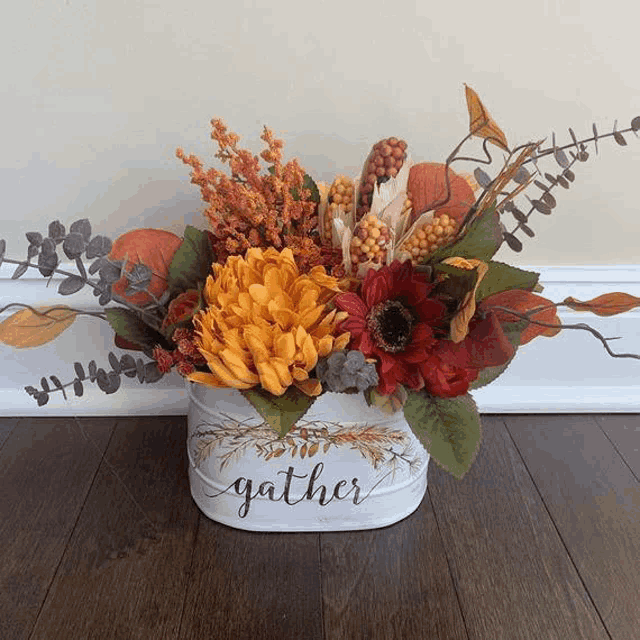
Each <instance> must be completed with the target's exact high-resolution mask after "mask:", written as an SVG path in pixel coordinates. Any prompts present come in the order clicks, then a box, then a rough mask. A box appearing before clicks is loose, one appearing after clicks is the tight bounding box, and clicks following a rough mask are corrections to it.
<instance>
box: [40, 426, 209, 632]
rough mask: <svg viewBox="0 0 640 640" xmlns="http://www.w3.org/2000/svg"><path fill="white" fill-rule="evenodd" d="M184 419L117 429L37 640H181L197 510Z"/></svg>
mask: <svg viewBox="0 0 640 640" xmlns="http://www.w3.org/2000/svg"><path fill="white" fill-rule="evenodd" d="M185 439H186V419H185V418H184V417H153V418H129V419H124V420H119V421H118V425H117V427H116V429H115V431H114V434H113V437H112V439H111V442H110V444H109V447H108V449H107V452H106V456H105V460H104V461H103V464H102V465H101V466H100V469H99V472H98V474H97V476H96V480H95V482H94V484H93V486H92V488H91V491H90V493H89V495H88V496H87V500H86V503H85V507H84V509H83V510H82V513H81V514H80V517H79V519H78V523H77V525H76V528H75V530H74V532H73V536H72V537H71V540H70V542H69V546H68V548H67V550H66V552H65V554H64V557H63V558H62V562H61V564H60V568H59V570H58V572H57V574H56V577H55V580H54V581H53V584H52V586H51V590H50V592H49V595H48V597H47V599H46V602H45V604H44V606H43V608H42V611H41V613H40V616H39V617H38V620H37V623H36V625H35V628H34V632H33V636H32V638H33V640H36V639H46V640H57V639H60V640H68V639H69V637H70V635H69V630H70V629H73V637H74V638H100V640H109V639H110V638H119V639H122V638H127V640H129V639H134V638H145V639H146V638H154V640H155V639H160V638H172V639H173V638H175V637H176V635H177V632H178V628H179V625H180V617H181V613H182V606H183V602H184V596H185V593H186V587H187V583H188V580H189V570H190V566H191V559H192V553H193V544H194V540H195V532H196V528H197V522H198V510H197V508H196V507H195V505H194V503H193V501H192V500H191V495H190V493H189V486H188V476H187V462H186V449H185Z"/></svg>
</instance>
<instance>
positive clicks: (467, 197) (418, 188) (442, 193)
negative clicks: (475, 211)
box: [407, 162, 476, 227]
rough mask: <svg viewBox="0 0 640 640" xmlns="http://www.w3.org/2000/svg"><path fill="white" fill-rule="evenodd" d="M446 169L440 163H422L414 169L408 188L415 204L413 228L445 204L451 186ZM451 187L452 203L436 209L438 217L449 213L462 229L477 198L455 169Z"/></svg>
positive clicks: (449, 200) (450, 171) (450, 179)
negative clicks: (419, 220)
mask: <svg viewBox="0 0 640 640" xmlns="http://www.w3.org/2000/svg"><path fill="white" fill-rule="evenodd" d="M444 169H445V165H444V164H441V163H438V162H422V163H420V164H414V165H413V166H412V167H411V170H410V171H409V182H408V184H407V192H408V194H409V198H410V199H411V202H412V204H413V211H412V213H411V221H410V223H411V224H413V223H414V222H415V221H416V220H417V219H418V218H419V217H420V215H421V214H423V213H424V212H425V211H429V210H430V209H433V205H434V204H436V203H438V202H442V201H443V200H445V197H446V193H447V185H446V183H445V173H444ZM449 185H450V194H449V199H448V200H447V201H446V202H444V203H443V204H441V205H439V206H438V207H437V208H436V210H435V212H434V216H435V217H439V216H441V215H444V214H445V213H446V214H447V215H448V216H449V217H450V218H453V219H454V220H455V222H456V227H459V226H460V224H461V223H462V221H463V220H464V217H465V216H466V214H467V212H468V211H469V209H470V208H471V206H472V205H473V203H474V202H475V200H476V198H475V195H474V193H473V189H472V188H471V186H470V185H469V183H468V182H467V181H466V180H465V179H464V178H463V177H462V176H459V175H458V174H457V173H456V172H455V171H453V170H452V169H449Z"/></svg>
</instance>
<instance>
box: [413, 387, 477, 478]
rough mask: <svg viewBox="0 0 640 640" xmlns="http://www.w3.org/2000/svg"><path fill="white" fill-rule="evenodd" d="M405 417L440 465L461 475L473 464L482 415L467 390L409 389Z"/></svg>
mask: <svg viewBox="0 0 640 640" xmlns="http://www.w3.org/2000/svg"><path fill="white" fill-rule="evenodd" d="M408 395H409V397H408V398H407V402H406V403H405V405H404V417H405V419H406V421H407V422H408V423H409V426H410V427H411V428H412V429H413V431H414V433H415V434H416V435H417V436H418V438H419V439H420V441H421V442H422V444H423V445H424V446H425V447H426V449H427V451H428V452H429V455H431V456H432V457H433V459H434V460H435V461H436V462H437V464H438V466H440V467H442V468H443V469H444V470H445V471H449V472H450V473H452V474H453V475H454V476H455V477H456V478H459V479H461V478H462V477H463V476H464V475H465V474H466V473H467V471H469V469H470V468H471V465H472V464H473V461H474V460H475V457H476V455H477V453H478V450H479V449H480V441H481V438H482V433H481V426H480V416H479V415H478V410H477V408H476V404H475V402H474V401H473V398H472V397H471V396H470V395H469V394H466V395H464V396H456V397H455V398H440V397H436V396H432V395H430V394H428V393H426V392H425V391H409V394H408Z"/></svg>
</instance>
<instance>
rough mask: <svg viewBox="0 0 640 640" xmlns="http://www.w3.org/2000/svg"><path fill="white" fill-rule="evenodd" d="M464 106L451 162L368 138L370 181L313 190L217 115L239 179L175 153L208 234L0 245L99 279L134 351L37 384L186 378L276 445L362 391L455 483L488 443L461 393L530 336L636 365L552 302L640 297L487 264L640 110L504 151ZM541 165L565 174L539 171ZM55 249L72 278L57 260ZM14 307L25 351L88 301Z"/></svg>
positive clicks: (473, 109)
mask: <svg viewBox="0 0 640 640" xmlns="http://www.w3.org/2000/svg"><path fill="white" fill-rule="evenodd" d="M466 99H467V107H468V111H469V116H470V127H469V132H468V134H467V135H466V136H465V137H464V138H463V139H462V140H461V142H460V143H459V144H458V145H457V146H456V147H455V149H454V150H453V151H452V152H451V154H450V155H449V157H448V158H446V161H445V162H444V163H434V162H421V163H414V162H413V160H412V158H411V155H410V153H409V148H408V145H407V143H406V142H405V141H403V140H399V139H398V138H394V137H390V138H386V139H384V140H381V141H379V142H378V143H376V144H375V145H374V146H373V148H372V149H371V152H370V153H369V155H368V157H367V159H366V161H365V163H364V167H363V171H362V174H361V176H359V177H357V178H353V179H352V178H349V177H347V176H343V175H340V176H337V177H336V178H335V180H334V181H333V183H332V184H330V185H328V184H322V183H318V184H316V182H314V180H313V179H312V178H311V177H310V176H309V175H307V173H306V172H305V170H304V169H303V168H302V167H301V166H300V165H299V164H298V162H297V160H290V161H288V162H286V163H285V162H284V159H283V151H282V148H283V142H282V141H281V140H278V139H276V138H275V137H274V135H273V133H272V132H271V131H270V130H269V129H268V128H266V127H265V129H264V133H263V135H262V140H263V141H264V143H265V149H264V150H263V151H262V152H261V153H260V157H256V156H254V155H253V154H252V153H251V152H249V151H247V150H245V149H242V148H240V147H239V137H238V136H237V135H236V134H234V133H231V132H230V131H229V130H228V129H227V127H226V126H225V125H224V123H223V122H222V121H221V120H213V121H212V127H213V130H212V134H211V137H212V138H213V140H215V142H216V143H217V146H218V152H217V153H216V157H217V158H218V159H219V160H220V161H222V163H224V164H227V165H228V168H229V174H227V173H226V172H225V171H221V170H218V169H215V168H209V169H205V168H204V167H203V164H202V162H201V161H200V160H199V159H198V158H197V157H195V156H193V155H187V154H186V153H185V152H184V151H183V150H181V149H178V151H177V156H178V158H180V159H181V160H182V161H183V162H184V163H185V164H186V165H188V166H189V167H190V168H191V181H192V183H193V184H195V185H197V186H198V187H199V188H200V190H201V193H202V198H203V200H204V202H205V203H206V209H205V212H204V214H205V217H206V218H207V221H208V223H209V230H207V231H202V230H199V229H197V228H195V227H191V226H188V227H187V228H186V229H185V231H184V235H183V237H179V236H177V235H175V234H173V233H170V232H167V231H163V230H158V229H137V230H134V231H130V232H127V233H125V234H123V235H121V236H120V237H118V238H117V239H116V240H115V242H113V243H112V242H111V240H110V239H109V238H106V237H104V236H101V235H97V236H92V232H91V225H90V223H89V221H88V220H86V219H82V220H78V221H76V222H74V223H73V224H72V225H71V226H70V228H69V229H68V231H67V230H66V229H65V227H64V226H63V225H62V224H61V223H60V222H59V221H56V222H52V223H51V224H50V225H49V228H48V233H47V235H46V237H45V236H43V235H42V234H41V233H39V232H30V233H27V234H26V237H27V240H28V242H29V246H28V249H27V258H26V260H22V261H20V260H11V259H9V258H7V257H5V250H6V243H5V241H4V240H0V263H1V262H2V261H4V262H6V263H9V264H15V265H16V269H15V272H14V274H13V278H15V279H17V278H20V277H21V276H22V275H24V273H25V272H26V271H27V270H28V269H29V268H35V269H38V270H39V271H40V273H41V274H42V276H44V277H45V278H52V277H53V276H54V275H56V276H58V277H61V278H62V279H61V281H60V282H59V285H58V292H59V293H60V294H62V295H70V294H73V293H76V292H78V291H80V290H81V289H83V288H84V287H86V286H88V287H90V288H91V289H92V290H93V293H94V294H95V296H96V297H97V298H98V302H99V304H100V305H101V307H103V308H104V310H103V311H102V312H90V315H92V316H95V317H97V318H100V319H102V320H106V321H107V322H108V323H109V324H110V326H111V327H112V329H113V331H114V334H115V345H116V346H117V347H118V348H120V349H123V350H125V353H124V354H123V355H121V356H118V355H115V354H114V353H110V354H109V368H107V369H105V368H99V367H98V366H97V364H96V362H95V361H93V360H92V361H91V362H89V363H88V367H87V370H85V367H84V366H83V365H82V363H80V362H76V363H75V365H74V369H75V377H74V379H73V380H71V381H70V382H67V383H64V384H63V383H62V382H61V381H60V380H59V378H58V377H56V376H55V375H51V376H49V378H48V379H47V378H46V377H43V378H42V379H41V381H40V388H36V387H33V386H29V387H27V388H26V391H27V393H29V394H30V395H31V396H33V398H34V399H35V400H36V401H37V403H38V404H39V405H44V404H46V403H47V401H48V399H49V397H50V395H51V394H52V393H55V392H60V393H62V394H63V395H64V396H65V397H66V395H67V390H68V389H73V392H74V393H75V394H76V395H77V396H81V395H82V394H83V389H84V386H85V385H86V384H87V383H96V384H97V385H98V387H99V388H100V389H101V390H102V391H104V392H105V393H114V392H116V391H117V389H118V388H119V386H120V382H121V376H122V375H125V376H128V377H138V379H139V381H140V382H144V383H153V382H155V381H157V380H158V379H160V378H161V377H162V376H163V375H164V374H166V373H168V372H170V371H172V370H175V371H177V372H178V373H179V374H181V375H182V376H184V377H185V378H186V379H187V380H189V381H191V382H192V383H199V384H204V385H209V386H212V387H217V388H234V389H238V390H239V391H240V392H241V393H242V394H243V395H244V396H245V398H246V399H247V401H249V402H250V403H251V404H252V405H253V406H254V407H255V408H256V409H257V410H258V412H259V413H260V415H261V416H262V417H263V418H264V420H265V423H264V424H265V426H267V427H268V428H272V429H275V430H276V431H277V433H278V435H279V437H281V438H285V437H286V434H287V433H288V432H289V431H290V429H291V428H292V427H293V426H294V425H295V423H296V421H297V420H299V419H300V418H301V417H302V416H303V415H304V413H305V412H306V411H307V409H308V408H309V407H310V406H311V404H312V403H313V402H314V400H315V399H316V398H317V397H318V396H319V395H320V394H322V393H326V392H332V393H364V395H365V398H366V399H367V402H368V403H369V404H371V405H375V406H377V407H379V408H380V410H381V411H385V412H389V413H392V412H395V411H400V410H402V411H404V416H405V419H406V420H407V422H408V423H409V425H410V426H411V427H412V429H413V430H414V431H415V432H416V434H417V435H418V436H419V437H420V439H421V440H422V442H423V443H424V444H425V446H426V447H427V449H428V450H429V453H430V454H431V456H432V457H434V458H435V460H436V461H437V462H438V463H439V464H440V465H441V466H442V467H444V468H445V469H447V470H449V471H451V472H452V473H454V474H455V475H456V476H458V477H462V475H464V473H465V472H466V471H467V470H468V469H469V467H470V466H471V464H472V462H473V459H474V457H475V455H476V453H477V450H478V447H479V443H480V439H481V428H480V421H479V417H478V413H477V410H476V407H475V404H474V402H473V399H472V397H471V395H470V393H469V392H470V391H471V390H473V389H477V388H479V387H481V386H483V385H486V384H488V383H490V382H491V381H493V380H494V379H495V378H497V377H498V376H499V375H500V374H501V373H502V372H503V371H504V370H505V369H506V367H507V366H508V365H509V363H510V362H511V360H512V359H513V357H514V356H515V354H516V351H517V349H518V347H519V346H521V345H524V344H526V343H528V342H530V341H531V340H533V339H534V338H536V337H538V336H547V337H551V336H554V335H556V334H557V333H559V332H560V331H561V330H563V329H581V330H586V331H588V332H590V333H591V334H592V335H594V336H595V337H596V338H597V339H599V340H600V341H601V342H602V344H603V346H604V348H605V349H606V350H607V351H608V352H609V353H610V354H611V355H612V356H616V357H634V358H640V356H637V355H634V354H617V353H614V352H613V351H612V350H611V349H610V347H609V345H608V339H606V338H604V337H602V336H601V335H600V334H599V333H598V332H597V331H595V330H594V329H592V328H591V327H589V326H587V325H584V324H579V325H566V324H565V325H563V324H562V323H561V322H560V320H559V318H558V316H557V313H556V309H557V308H558V307H559V306H566V307H569V308H572V309H580V310H586V311H590V312H593V313H595V314H597V315H602V316H606V315H613V314H617V313H622V312H625V311H628V310H630V309H632V308H635V307H637V306H640V298H635V297H633V296H630V295H628V294H625V293H612V294H606V295H603V296H600V297H598V298H596V299H594V300H590V301H586V302H581V301H579V300H576V299H574V298H567V299H566V300H563V301H562V302H552V301H550V300H547V299H546V298H544V297H542V296H541V295H540V293H541V291H542V287H541V286H540V284H539V283H538V277H539V274H537V273H533V272H530V271H525V270H523V269H519V268H516V267H513V266H510V265H508V264H504V263H502V262H498V261H495V260H493V256H494V255H495V253H496V252H497V250H498V249H499V247H500V246H501V245H502V243H503V242H505V243H506V244H507V245H508V246H509V247H510V248H511V249H513V250H514V251H520V250H521V249H522V242H521V240H520V238H519V237H518V236H519V235H521V234H524V235H526V236H529V237H533V235H534V232H533V230H532V229H531V226H530V224H531V219H532V216H533V214H535V213H539V214H543V215H549V214H551V213H552V210H553V209H554V208H555V206H556V198H555V196H554V195H553V192H554V190H557V188H558V187H560V188H564V189H567V188H569V187H570V185H571V183H572V182H573V181H574V179H575V174H574V171H573V167H574V165H575V164H576V163H581V162H584V161H586V160H587V159H588V157H589V153H588V151H587V146H588V145H589V144H594V145H596V150H597V142H598V141H599V140H601V139H603V138H607V137H611V138H613V140H614V141H615V142H616V143H618V144H619V145H626V144H627V142H626V139H625V137H624V135H625V134H629V133H633V134H635V135H637V131H638V130H640V117H636V118H634V119H633V120H632V121H631V124H630V126H629V128H627V129H623V130H618V129H617V127H614V130H613V131H612V132H610V133H607V134H605V135H601V134H599V133H598V132H597V129H596V127H595V125H594V127H593V136H592V137H590V138H587V139H584V140H578V139H577V137H576V136H575V134H574V132H573V131H572V130H571V129H570V130H569V133H570V135H571V142H570V143H569V144H567V145H565V146H558V145H557V144H556V140H555V135H554V136H553V139H552V144H551V145H550V146H547V147H544V146H543V142H542V141H539V142H528V143H526V144H522V145H519V146H516V147H514V148H511V147H510V145H509V144H508V142H507V139H506V137H505V135H504V133H503V132H502V130H501V129H500V127H498V125H497V124H496V123H495V121H494V120H493V119H492V118H491V116H490V115H489V113H488V111H487V110H486V108H485V107H484V105H483V104H482V102H481V101H480V98H479V97H478V95H477V94H476V93H475V92H474V91H473V90H472V89H471V88H469V87H466ZM472 139H476V140H479V141H481V149H482V155H481V157H479V158H476V157H469V156H465V155H462V153H461V150H462V148H463V147H464V146H465V145H467V144H471V143H472V142H473V141H472ZM495 148H497V149H498V150H499V151H500V152H501V154H502V157H501V158H500V159H499V160H497V161H494V159H493V157H492V155H491V150H493V149H495ZM547 159H550V160H553V161H555V163H556V164H557V165H558V167H559V168H557V169H556V170H555V171H552V172H550V171H545V170H544V169H543V168H542V166H541V165H543V164H544V162H545V161H546V160H547ZM261 160H262V161H263V162H264V163H265V164H266V170H265V169H263V165H262V164H261ZM460 161H466V162H475V163H476V164H477V165H479V164H484V165H487V166H488V168H487V171H485V170H484V169H482V168H480V167H478V166H476V168H475V170H474V171H473V175H471V174H459V173H456V172H454V170H453V169H452V165H453V164H454V163H457V162H460ZM496 165H497V166H496ZM491 171H493V173H494V176H493V177H491V176H490V175H489V173H490V172H491ZM531 188H535V189H537V192H536V195H535V197H533V198H530V197H528V196H527V198H528V200H527V205H526V206H523V205H522V203H521V201H520V200H519V198H522V194H523V192H524V191H525V190H529V189H531ZM508 219H511V223H510V225H509V223H508V222H507V220H508ZM509 226H511V229H510V230H509V229H508V227H509ZM60 248H61V249H62V252H63V253H64V255H65V256H66V258H67V259H68V260H69V261H71V262H72V263H73V264H75V267H76V268H75V270H68V269H66V268H61V265H60V259H59V255H58V251H59V249H60ZM85 259H86V260H87V261H90V264H89V265H88V266H86V265H85ZM12 306H20V307H22V308H21V309H20V310H19V311H17V312H16V313H13V314H12V315H11V316H9V317H8V318H7V319H6V320H4V322H2V323H1V324H0V341H2V342H4V343H5V344H8V345H12V346H13V347H16V348H19V347H33V346H38V345H41V344H44V343H46V342H48V341H50V340H53V339H54V338H55V337H57V336H58V335H60V334H61V333H62V332H63V331H64V330H66V329H68V328H69V327H70V326H71V325H72V324H73V322H74V320H75V318H76V317H77V316H78V315H80V314H81V313H83V312H81V311H78V310H75V309H72V308H71V307H68V306H63V305H61V306H56V307H50V308H39V309H35V308H32V307H29V306H27V305H7V306H5V307H4V308H3V309H2V311H3V312H5V311H7V310H8V309H9V308H11V307H12ZM85 313H86V312H85ZM136 351H137V352H141V353H142V355H144V356H146V358H147V359H146V360H144V359H143V358H142V357H140V355H139V354H138V356H136V357H134V355H132V353H131V352H136Z"/></svg>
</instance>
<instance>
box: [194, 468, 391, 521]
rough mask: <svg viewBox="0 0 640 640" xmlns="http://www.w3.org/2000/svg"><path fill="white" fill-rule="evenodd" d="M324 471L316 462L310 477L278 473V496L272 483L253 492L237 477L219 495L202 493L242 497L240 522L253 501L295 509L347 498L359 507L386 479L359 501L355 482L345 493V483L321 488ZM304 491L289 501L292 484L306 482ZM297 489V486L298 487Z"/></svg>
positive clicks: (289, 471) (248, 483)
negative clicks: (305, 503)
mask: <svg viewBox="0 0 640 640" xmlns="http://www.w3.org/2000/svg"><path fill="white" fill-rule="evenodd" d="M323 471H324V463H323V462H319V463H318V464H316V466H315V467H314V468H313V470H312V471H311V474H308V473H304V474H301V475H300V474H296V473H295V469H294V467H289V468H288V469H287V470H286V471H278V475H283V476H284V482H283V485H282V491H281V493H280V494H277V492H276V484H275V483H274V482H272V481H271V480H265V481H264V482H261V483H260V485H259V486H258V488H257V489H256V490H255V491H254V489H253V486H254V485H253V481H252V480H251V479H250V478H245V477H244V476H240V477H239V478H237V479H236V480H234V481H233V482H232V483H231V484H230V485H229V486H228V487H226V488H225V489H223V490H222V491H219V492H217V493H213V494H208V493H205V495H207V496H208V497H209V498H217V497H218V496H221V495H223V494H225V493H235V494H236V495H237V496H240V497H242V496H244V501H243V502H242V504H241V505H240V507H239V508H238V516H239V517H240V518H246V517H247V515H248V513H249V510H250V508H251V502H252V501H253V500H254V498H256V497H258V496H259V497H262V498H267V499H268V500H269V501H270V502H281V501H284V502H285V503H286V504H287V505H289V506H292V507H293V506H295V505H296V504H299V503H300V502H302V501H303V500H307V501H310V500H317V501H318V504H319V505H320V506H322V507H326V506H327V505H328V504H330V503H331V502H332V501H333V500H338V501H342V500H346V499H348V498H350V499H351V501H352V502H353V504H355V505H359V504H362V503H363V502H364V501H365V500H366V499H367V498H368V497H369V496H370V495H371V493H372V492H373V490H374V489H375V488H376V487H377V486H378V485H379V484H380V483H381V482H382V481H383V480H384V479H385V478H386V477H387V476H388V475H389V474H386V475H384V476H383V477H382V478H381V479H380V480H378V482H376V483H375V484H374V485H373V487H371V489H369V491H368V492H367V493H366V494H365V495H364V496H363V497H362V498H361V497H360V493H361V491H362V489H361V487H360V485H359V484H358V482H359V480H358V478H352V480H351V487H349V489H348V490H346V491H345V488H346V487H347V486H348V481H347V480H339V481H338V482H336V484H335V485H334V487H333V490H331V491H330V490H329V489H328V488H327V487H326V485H324V484H320V483H319V479H320V476H321V475H322V472H323ZM307 478H308V480H307V485H306V490H305V491H304V492H302V493H301V494H299V495H301V497H300V498H298V499H293V498H292V485H293V484H294V479H295V480H305V479H307ZM298 486H299V484H298Z"/></svg>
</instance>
